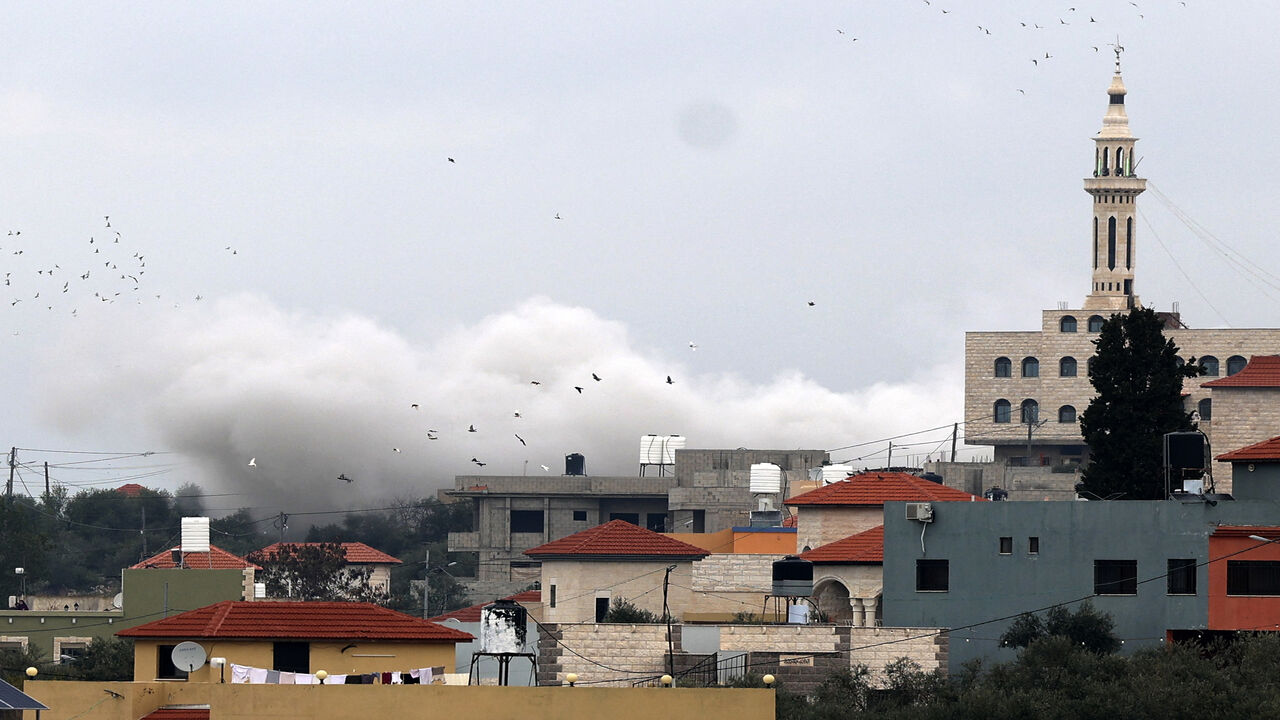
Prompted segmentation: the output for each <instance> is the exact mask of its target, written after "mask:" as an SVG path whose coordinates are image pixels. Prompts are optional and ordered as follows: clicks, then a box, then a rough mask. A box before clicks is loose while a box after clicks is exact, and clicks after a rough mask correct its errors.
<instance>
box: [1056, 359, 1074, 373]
mask: <svg viewBox="0 0 1280 720" xmlns="http://www.w3.org/2000/svg"><path fill="white" fill-rule="evenodd" d="M1058 375H1059V376H1061V377H1075V376H1076V359H1075V358H1073V357H1064V358H1062V359H1061V360H1059V361H1058Z"/></svg>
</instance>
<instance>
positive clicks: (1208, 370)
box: [1200, 355, 1218, 377]
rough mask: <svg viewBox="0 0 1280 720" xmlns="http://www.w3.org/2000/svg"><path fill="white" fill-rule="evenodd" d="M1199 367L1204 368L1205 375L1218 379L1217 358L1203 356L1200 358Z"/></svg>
mask: <svg viewBox="0 0 1280 720" xmlns="http://www.w3.org/2000/svg"><path fill="white" fill-rule="evenodd" d="M1200 367H1202V368H1204V374H1205V375H1207V376H1209V377H1218V358H1216V357H1214V356H1212V355H1205V356H1204V357H1202V358H1200Z"/></svg>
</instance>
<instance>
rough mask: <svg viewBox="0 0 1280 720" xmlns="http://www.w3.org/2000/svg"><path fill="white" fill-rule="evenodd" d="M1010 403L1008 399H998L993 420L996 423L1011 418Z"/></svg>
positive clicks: (1007, 420)
mask: <svg viewBox="0 0 1280 720" xmlns="http://www.w3.org/2000/svg"><path fill="white" fill-rule="evenodd" d="M1012 414H1013V413H1012V405H1010V404H1009V401H1008V400H1004V399H1000V400H997V401H996V404H995V421H996V422H998V423H1007V422H1009V420H1010V419H1011V415H1012Z"/></svg>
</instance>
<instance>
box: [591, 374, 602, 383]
mask: <svg viewBox="0 0 1280 720" xmlns="http://www.w3.org/2000/svg"><path fill="white" fill-rule="evenodd" d="M591 379H592V380H595V381H596V382H600V376H599V375H597V374H595V373H591Z"/></svg>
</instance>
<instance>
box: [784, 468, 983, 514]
mask: <svg viewBox="0 0 1280 720" xmlns="http://www.w3.org/2000/svg"><path fill="white" fill-rule="evenodd" d="M890 500H907V501H909V502H944V501H955V502H971V501H975V500H982V498H980V497H978V496H976V495H970V494H969V493H967V492H964V491H963V490H956V489H955V488H949V487H947V486H946V485H939V484H938V483H935V482H930V481H928V480H925V479H924V478H920V477H916V476H915V475H910V474H907V473H901V472H865V473H861V474H859V475H854V476H853V477H851V478H848V479H846V480H841V481H840V482H834V483H831V484H830V485H825V486H823V487H820V488H818V489H816V490H810V491H809V492H807V493H803V494H800V495H796V496H795V497H792V498H789V499H787V500H786V501H785V502H786V504H787V505H852V506H862V507H880V506H883V505H884V504H885V503H886V502H888V501H890Z"/></svg>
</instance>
